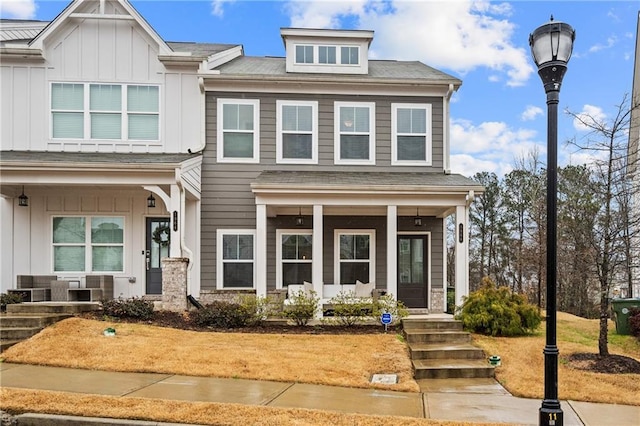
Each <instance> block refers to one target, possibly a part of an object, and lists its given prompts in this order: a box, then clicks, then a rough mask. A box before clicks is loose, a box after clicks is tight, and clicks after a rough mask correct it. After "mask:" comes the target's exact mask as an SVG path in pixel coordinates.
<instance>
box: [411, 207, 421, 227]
mask: <svg viewBox="0 0 640 426" xmlns="http://www.w3.org/2000/svg"><path fill="white" fill-rule="evenodd" d="M413 225H414V226H422V218H421V217H420V208H419V207H416V217H414V218H413Z"/></svg>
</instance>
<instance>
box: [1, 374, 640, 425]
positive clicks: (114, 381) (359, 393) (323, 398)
mask: <svg viewBox="0 0 640 426" xmlns="http://www.w3.org/2000/svg"><path fill="white" fill-rule="evenodd" d="M418 383H419V384H420V386H421V389H422V392H421V393H407V392H393V391H380V390H372V389H354V388H343V387H335V386H320V385H309V384H302V383H282V382H269V381H256V380H243V379H217V378H206V377H192V376H179V375H171V374H149V373H114V372H105V371H91V370H79V369H71V368H57V367H42V366H34V365H24V364H8V363H0V384H1V385H2V386H3V387H13V388H24V389H41V390H51V391H60V392H75V393H86V394H97V395H110V396H121V397H143V398H158V399H168V400H183V401H203V402H222V403H238V404H245V405H265V406H270V407H286V408H308V409H316V410H328V411H337V412H342V413H360V414H378V415H386V416H411V417H418V418H428V419H437V420H452V421H468V422H504V423H511V424H518V425H537V424H538V410H539V409H540V404H541V401H540V400H534V399H524V398H516V397H513V396H511V395H510V394H509V393H508V392H507V391H506V390H505V389H504V388H503V387H502V386H500V385H499V384H498V383H497V382H496V381H495V380H493V379H440V380H431V379H426V380H421V381H419V382H418ZM562 410H563V412H564V424H565V425H567V426H573V425H586V426H608V425H611V426H638V425H640V407H638V406H625V405H612V404H594V403H587V402H575V401H562ZM38 417H42V418H43V420H42V422H41V423H38V421H37V418H38ZM54 417H56V416H32V419H31V421H30V422H29V423H28V424H43V425H44V424H47V425H51V424H71V423H72V421H71V420H70V419H69V418H66V417H64V416H62V417H61V420H60V422H59V423H55V419H54ZM58 417H60V416H58ZM25 420H26V419H25ZM85 420H86V419H85ZM34 421H35V423H34ZM52 422H53V423H52ZM95 422H96V423H94V424H99V423H100V422H101V420H100V419H96V420H95ZM102 424H114V423H113V421H111V422H109V421H107V420H106V419H103V421H102ZM117 424H131V425H134V424H156V423H153V422H151V423H149V422H125V421H118V422H117Z"/></svg>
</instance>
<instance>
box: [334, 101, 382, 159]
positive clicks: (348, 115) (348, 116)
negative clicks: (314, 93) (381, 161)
mask: <svg viewBox="0 0 640 426" xmlns="http://www.w3.org/2000/svg"><path fill="white" fill-rule="evenodd" d="M334 120H335V144H334V145H335V146H334V161H335V163H336V164H375V130H374V129H375V104H374V103H373V102H356V103H350V102H335V104H334Z"/></svg>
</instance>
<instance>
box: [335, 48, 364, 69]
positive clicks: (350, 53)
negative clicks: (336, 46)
mask: <svg viewBox="0 0 640 426" xmlns="http://www.w3.org/2000/svg"><path fill="white" fill-rule="evenodd" d="M359 58H360V49H359V48H358V46H343V47H341V48H340V63H341V64H342V65H358V64H359V63H360V60H359Z"/></svg>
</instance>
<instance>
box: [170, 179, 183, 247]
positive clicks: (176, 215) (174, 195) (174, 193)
mask: <svg viewBox="0 0 640 426" xmlns="http://www.w3.org/2000/svg"><path fill="white" fill-rule="evenodd" d="M180 197H181V191H180V188H179V187H178V185H171V198H170V199H169V205H168V206H167V210H169V218H170V219H169V220H170V223H171V244H170V245H169V257H182V244H181V242H182V233H183V232H184V230H183V229H182V225H183V224H184V222H183V220H182V215H183V214H184V212H183V211H182V209H181V206H182V203H181V198H180Z"/></svg>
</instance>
